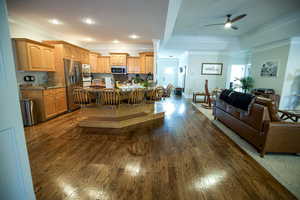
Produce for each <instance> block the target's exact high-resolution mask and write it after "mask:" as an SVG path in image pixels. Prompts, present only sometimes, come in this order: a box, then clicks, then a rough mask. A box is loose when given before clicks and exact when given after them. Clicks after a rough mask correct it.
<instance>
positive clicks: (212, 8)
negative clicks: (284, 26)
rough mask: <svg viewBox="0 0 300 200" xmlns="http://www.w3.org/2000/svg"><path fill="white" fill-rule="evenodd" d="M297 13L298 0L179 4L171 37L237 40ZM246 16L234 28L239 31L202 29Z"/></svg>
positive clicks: (187, 1) (208, 0) (205, 0)
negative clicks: (229, 17)
mask: <svg viewBox="0 0 300 200" xmlns="http://www.w3.org/2000/svg"><path fill="white" fill-rule="evenodd" d="M295 12H300V1H299V0H201V1H200V0H183V1H182V4H181V8H180V10H179V13H178V16H177V19H176V24H175V28H174V32H173V33H174V35H185V36H187V35H189V36H191V35H195V36H199V35H209V36H240V35H242V34H245V33H247V32H249V31H252V30H253V29H257V28H259V27H261V26H263V25H264V24H268V23H271V22H273V21H274V20H278V19H279V18H280V17H283V16H286V15H290V14H292V13H295ZM244 13H245V14H247V16H246V17H245V18H244V19H242V20H240V21H239V22H237V23H236V24H235V25H236V26H238V27H239V30H237V31H235V30H227V29H224V27H223V26H214V27H203V26H204V25H206V24H215V23H222V22H224V20H225V17H226V15H227V14H232V15H233V17H235V16H237V15H240V14H244Z"/></svg>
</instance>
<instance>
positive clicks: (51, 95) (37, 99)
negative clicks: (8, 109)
mask: <svg viewBox="0 0 300 200" xmlns="http://www.w3.org/2000/svg"><path fill="white" fill-rule="evenodd" d="M21 95H22V98H30V99H32V100H33V101H34V103H35V106H36V109H35V110H36V114H37V120H38V121H39V122H42V121H46V120H47V119H50V118H52V117H54V116H56V115H59V114H61V113H64V112H66V111H67V101H66V89H65V88H53V89H32V88H31V89H22V90H21Z"/></svg>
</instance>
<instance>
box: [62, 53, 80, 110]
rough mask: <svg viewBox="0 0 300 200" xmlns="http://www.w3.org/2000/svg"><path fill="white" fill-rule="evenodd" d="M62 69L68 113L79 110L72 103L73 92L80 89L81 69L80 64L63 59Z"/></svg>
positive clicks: (77, 106)
mask: <svg viewBox="0 0 300 200" xmlns="http://www.w3.org/2000/svg"><path fill="white" fill-rule="evenodd" d="M64 69H65V81H66V91H67V104H68V111H69V112H71V111H73V110H75V109H77V108H79V105H77V104H75V103H74V100H73V90H74V88H76V87H82V67H81V63H80V62H77V61H72V60H68V59H64Z"/></svg>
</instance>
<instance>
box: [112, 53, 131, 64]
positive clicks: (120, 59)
mask: <svg viewBox="0 0 300 200" xmlns="http://www.w3.org/2000/svg"><path fill="white" fill-rule="evenodd" d="M127 56H128V54H127V53H110V64H111V66H126V65H127Z"/></svg>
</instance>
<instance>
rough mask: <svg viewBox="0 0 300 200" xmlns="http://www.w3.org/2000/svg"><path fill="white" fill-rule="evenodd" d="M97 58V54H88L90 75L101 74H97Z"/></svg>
mask: <svg viewBox="0 0 300 200" xmlns="http://www.w3.org/2000/svg"><path fill="white" fill-rule="evenodd" d="M99 56H101V55H100V54H99V53H95V52H90V55H89V58H90V65H91V72H92V73H101V72H99V67H98V57H99Z"/></svg>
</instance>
